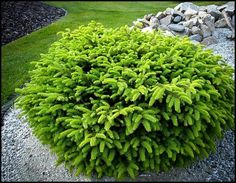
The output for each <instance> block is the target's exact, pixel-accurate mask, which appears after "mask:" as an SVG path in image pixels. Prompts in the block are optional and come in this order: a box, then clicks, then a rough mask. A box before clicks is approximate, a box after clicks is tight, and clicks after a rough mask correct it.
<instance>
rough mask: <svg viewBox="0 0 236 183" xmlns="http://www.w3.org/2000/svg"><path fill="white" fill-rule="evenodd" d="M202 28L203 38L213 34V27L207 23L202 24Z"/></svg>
mask: <svg viewBox="0 0 236 183" xmlns="http://www.w3.org/2000/svg"><path fill="white" fill-rule="evenodd" d="M200 28H201V35H202V36H203V38H205V37H208V36H211V34H212V32H211V29H210V28H209V27H208V26H207V25H204V24H201V25H200Z"/></svg>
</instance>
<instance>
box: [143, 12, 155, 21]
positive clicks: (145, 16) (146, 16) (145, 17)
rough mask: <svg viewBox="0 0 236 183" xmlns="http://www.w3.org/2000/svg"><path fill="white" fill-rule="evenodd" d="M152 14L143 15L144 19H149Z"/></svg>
mask: <svg viewBox="0 0 236 183" xmlns="http://www.w3.org/2000/svg"><path fill="white" fill-rule="evenodd" d="M153 16H154V15H153V14H148V15H144V17H143V18H144V19H146V20H147V21H150V19H151V18H152V17H153Z"/></svg>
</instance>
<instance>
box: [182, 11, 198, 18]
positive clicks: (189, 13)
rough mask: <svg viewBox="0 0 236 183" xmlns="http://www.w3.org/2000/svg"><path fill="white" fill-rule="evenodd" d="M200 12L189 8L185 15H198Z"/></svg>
mask: <svg viewBox="0 0 236 183" xmlns="http://www.w3.org/2000/svg"><path fill="white" fill-rule="evenodd" d="M197 13H198V11H196V10H193V9H187V10H186V11H185V12H184V15H185V16H190V17H191V16H192V15H196V14H197Z"/></svg>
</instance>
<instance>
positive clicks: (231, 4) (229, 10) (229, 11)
mask: <svg viewBox="0 0 236 183" xmlns="http://www.w3.org/2000/svg"><path fill="white" fill-rule="evenodd" d="M224 10H225V12H226V13H227V14H228V15H229V16H232V15H233V14H234V11H235V2H234V1H230V2H228V3H227V7H226V8H225V9H224Z"/></svg>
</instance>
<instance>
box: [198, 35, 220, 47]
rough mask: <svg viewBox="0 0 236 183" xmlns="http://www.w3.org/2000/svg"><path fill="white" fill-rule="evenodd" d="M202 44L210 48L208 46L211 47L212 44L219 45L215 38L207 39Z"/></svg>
mask: <svg viewBox="0 0 236 183" xmlns="http://www.w3.org/2000/svg"><path fill="white" fill-rule="evenodd" d="M201 43H202V44H205V45H206V46H208V45H211V44H216V43H218V41H217V39H216V38H215V37H214V36H210V37H207V38H205V39H203V40H202V42H201Z"/></svg>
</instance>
